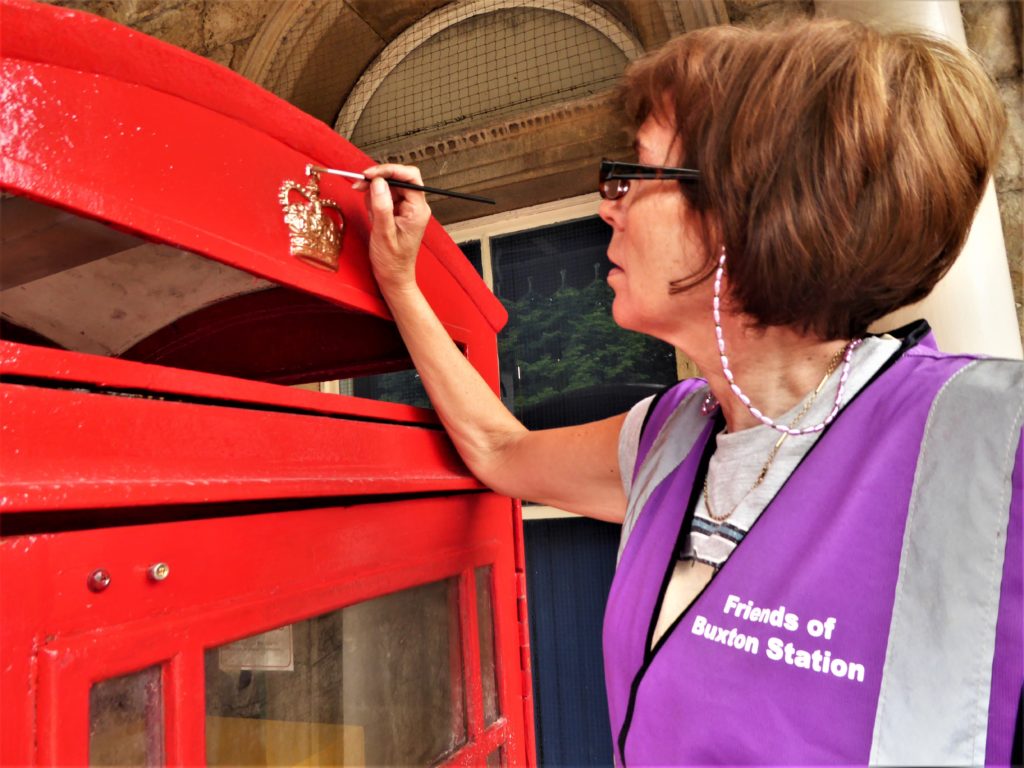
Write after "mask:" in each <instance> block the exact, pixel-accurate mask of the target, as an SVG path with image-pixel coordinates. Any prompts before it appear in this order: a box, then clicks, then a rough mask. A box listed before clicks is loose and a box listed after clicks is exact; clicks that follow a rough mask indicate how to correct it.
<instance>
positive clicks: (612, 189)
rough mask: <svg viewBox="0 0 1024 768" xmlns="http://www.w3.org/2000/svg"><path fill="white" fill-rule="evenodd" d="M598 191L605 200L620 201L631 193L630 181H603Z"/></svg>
mask: <svg viewBox="0 0 1024 768" xmlns="http://www.w3.org/2000/svg"><path fill="white" fill-rule="evenodd" d="M597 191H598V192H600V193H601V197H603V198H604V199H605V200H618V199H619V198H620V197H622V196H623V195H624V194H626V193H627V192H628V191H629V181H628V180H626V179H602V180H601V183H600V184H599V185H598V188H597Z"/></svg>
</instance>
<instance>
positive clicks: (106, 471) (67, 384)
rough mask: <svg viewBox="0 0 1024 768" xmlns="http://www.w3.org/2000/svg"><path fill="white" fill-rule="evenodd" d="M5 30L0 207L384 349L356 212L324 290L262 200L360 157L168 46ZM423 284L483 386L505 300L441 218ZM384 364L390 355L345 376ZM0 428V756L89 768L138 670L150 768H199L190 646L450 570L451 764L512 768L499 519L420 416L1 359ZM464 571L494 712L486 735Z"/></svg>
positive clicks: (508, 509) (21, 355) (30, 14)
mask: <svg viewBox="0 0 1024 768" xmlns="http://www.w3.org/2000/svg"><path fill="white" fill-rule="evenodd" d="M0 13H2V17H3V24H2V25H0V72H2V75H0V77H2V83H3V89H2V91H0V187H2V188H3V189H4V190H5V191H8V192H12V193H15V194H20V195H25V196H27V197H31V198H33V199H35V200H38V201H40V202H44V203H46V204H49V205H54V206H58V207H62V208H66V209H69V210H72V211H74V212H76V213H78V214H80V215H83V216H87V217H91V218H95V219H98V220H101V221H104V222H108V223H109V224H111V225H112V226H115V227H117V228H120V229H124V230H127V231H130V232H134V233H137V234H139V235H141V236H143V237H146V238H149V239H152V240H156V241H160V242H167V243H172V244H174V245H177V246H179V247H182V248H186V249H188V250H191V251H193V252H195V253H197V254H201V255H204V256H207V257H209V258H212V259H216V260H218V261H221V262H223V263H225V264H228V265H229V266H232V267H235V268H238V269H242V270H244V271H247V272H250V273H252V274H255V275H258V276H260V277H263V278H266V279H268V280H271V281H273V282H275V283H277V284H279V285H282V286H285V287H287V288H289V289H291V291H293V292H295V291H297V292H300V293H303V294H306V295H308V296H314V297H318V298H319V299H322V300H324V301H326V302H329V303H331V304H334V305H337V306H338V307H340V308H341V309H343V310H344V311H345V312H346V313H350V314H351V315H352V316H353V317H355V316H362V317H364V318H371V319H373V320H374V323H377V325H374V326H373V327H374V328H378V327H379V328H382V329H384V330H383V331H382V334H383V335H382V336H381V337H380V338H381V339H382V341H389V337H388V336H387V333H386V332H385V331H386V327H385V326H381V325H380V323H381V322H384V323H385V324H386V323H387V322H389V321H390V317H389V315H388V312H387V308H386V306H385V305H384V303H383V301H382V300H381V298H380V295H379V293H378V292H377V289H376V286H375V285H374V283H373V280H372V277H371V274H370V270H369V267H368V263H367V260H366V255H365V252H366V238H367V233H368V223H367V220H366V215H365V210H364V208H363V205H362V201H361V198H360V196H359V195H357V194H355V193H354V192H352V190H351V188H350V186H349V185H348V184H347V183H345V182H338V181H337V180H335V179H325V180H324V181H323V183H322V190H323V194H324V195H325V196H328V197H331V198H333V199H334V200H336V201H337V202H338V203H339V205H340V206H341V208H342V211H343V214H344V216H345V220H346V229H345V234H344V237H343V248H342V255H341V266H340V269H339V271H338V273H337V274H333V273H327V272H323V271H320V270H318V269H315V268H313V267H310V266H309V265H306V264H304V263H302V262H299V261H297V260H296V259H294V258H292V257H291V256H289V255H288V252H287V232H286V230H285V228H284V226H283V223H282V221H281V214H280V210H279V207H278V203H277V197H276V195H277V188H278V186H279V185H280V183H281V182H282V181H284V180H285V179H301V177H302V171H303V168H304V166H305V164H306V163H308V162H313V163H317V164H320V165H326V166H331V167H342V168H353V169H360V168H362V167H365V165H368V164H369V163H370V159H369V158H367V157H366V156H365V155H363V154H362V153H361V152H359V151H358V150H357V149H356V148H355V147H353V146H351V145H350V144H348V142H346V141H345V140H344V139H342V138H341V137H340V136H338V135H337V134H335V133H334V132H333V131H331V130H330V129H329V128H328V127H327V126H325V125H323V124H322V123H319V122H318V121H316V120H315V119H313V118H311V117H309V116H308V115H306V114H304V113H302V112H300V111H299V110H297V109H295V108H293V107H291V106H290V105H288V104H287V103H285V102H283V101H281V100H280V99H277V98H276V97H274V96H273V95H271V94H269V93H266V92H265V91H262V90H261V89H259V88H258V87H256V86H255V85H253V84H252V83H250V82H248V81H246V80H244V79H243V78H241V77H239V76H237V75H235V74H234V73H232V72H230V71H228V70H226V69H224V68H222V67H219V66H217V65H215V64H213V63H211V62H209V61H207V60H204V59H202V58H200V57H198V56H194V55H192V54H189V53H187V52H184V51H181V50H179V49H176V48H174V47H173V46H169V45H166V44H164V43H161V42H159V41H156V40H154V39H152V38H148V37H146V36H145V35H140V34H139V33H137V32H134V31H132V30H129V29H126V28H124V27H120V26H118V25H116V24H111V23H109V22H107V21H105V20H102V19H99V18H98V17H94V16H91V15H89V14H82V13H78V12H74V11H68V10H65V9H62V8H57V7H53V6H46V5H39V4H35V3H32V2H28V0H0ZM418 264H419V266H418V278H419V281H420V283H421V285H422V286H423V289H424V292H425V294H426V295H427V298H428V299H429V300H430V301H431V303H432V304H433V305H434V306H435V307H436V308H437V310H438V312H439V316H440V317H441V320H442V323H443V324H444V326H445V328H446V329H447V330H448V332H449V333H450V334H451V336H452V338H453V339H455V340H456V342H457V343H458V344H459V345H460V347H461V348H462V349H463V350H464V352H465V354H466V356H467V358H468V359H469V360H470V362H471V363H472V364H473V365H474V366H475V367H476V368H477V369H478V370H479V371H480V373H481V374H482V375H483V376H484V378H485V379H486V380H487V381H488V382H489V383H490V385H491V386H492V387H494V388H495V389H496V388H497V386H498V377H497V345H496V337H495V334H496V332H497V330H499V329H500V327H501V326H502V325H503V323H504V321H505V313H504V310H503V309H502V307H501V305H500V303H499V302H498V301H497V300H496V299H495V298H494V297H493V295H491V294H490V293H489V292H488V291H487V289H486V287H485V286H484V285H483V283H482V282H481V281H480V280H479V278H478V277H477V276H476V273H475V272H474V271H473V269H472V267H471V266H470V265H469V264H468V262H467V261H466V260H465V259H464V257H463V256H462V254H461V253H460V252H459V250H458V248H457V247H456V246H455V244H454V243H452V241H451V240H450V238H448V237H447V235H446V234H445V233H444V231H443V229H442V228H441V227H440V225H439V224H438V223H437V222H431V224H430V226H429V227H428V231H427V235H426V237H425V239H424V246H423V249H422V252H421V255H420V260H419V262H418ZM194 325H195V327H196V328H198V329H199V332H201V331H202V323H201V322H197V323H195V324H194ZM368 327H369V326H368ZM375 332H376V331H375ZM389 343H390V341H389ZM163 344H164V337H160V338H159V339H156V338H154V341H153V343H152V346H153V348H155V349H164V346H163ZM143 347H145V345H142V347H140V349H141V348H143ZM368 352H369V356H370V357H371V358H372V357H373V350H368ZM140 354H141V353H140ZM268 354H271V352H268ZM147 359H148V358H147ZM394 363H395V360H394V350H393V349H389V350H388V351H387V352H386V353H385V354H384V355H383V356H381V359H379V360H376V359H373V360H365V361H363V362H360V360H359V359H352V360H346V361H345V366H344V367H345V369H346V370H354V369H359V368H360V366H362V367H363V368H368V369H370V368H374V367H375V366H376V367H378V368H380V369H381V370H387V369H388V367H389V366H390V367H394ZM271 367H272V366H271ZM314 367H315V366H314ZM268 369H269V367H268ZM211 370H214V371H216V369H211ZM317 370H323V369H322V368H321V369H317ZM325 378H326V375H325ZM274 380H276V381H287V380H288V374H287V372H285V373H282V374H280V375H277V374H275V376H274ZM139 395H143V397H139ZM0 419H2V425H0V426H2V430H3V437H2V439H0V483H2V485H0V526H2V528H0V534H2V537H0V579H2V586H0V719H2V720H3V728H0V763H3V764H40V765H49V764H79V763H83V762H87V759H88V754H87V746H88V727H87V726H88V693H89V686H90V685H91V684H92V683H94V682H96V681H98V680H101V679H106V678H109V677H113V676H117V675H120V674H124V673H127V672H131V671H137V670H139V669H142V668H145V667H147V666H150V665H152V664H154V663H160V664H162V665H164V666H163V672H162V679H163V684H164V685H163V696H164V705H165V708H164V712H165V739H166V744H165V747H166V759H167V762H168V763H169V764H178V765H194V764H199V763H202V762H203V761H204V760H205V752H204V746H203V745H204V733H203V716H204V715H203V713H204V706H203V702H204V699H203V683H204V678H203V657H202V653H203V649H204V648H207V647H211V646H213V645H219V644H221V643H223V642H228V641H229V640H231V639H234V638H235V637H238V636H240V635H248V634H253V633H255V632H260V631H264V630H266V629H270V628H272V627H274V626H279V625H281V624H284V623H289V622H292V621H298V620H302V619H305V618H309V617H311V616H315V615H318V614H320V613H323V612H325V611H328V610H333V609H336V608H338V607H341V606H344V605H350V604H352V603H354V602H358V601H360V600H364V599H368V598H370V597H374V596H377V595H381V594H385V593H388V592H390V591H394V590H397V589H402V588H406V587H409V586H413V585H416V584H421V583H425V582H429V581H433V580H436V579H438V578H445V577H452V576H457V577H458V579H459V581H458V583H459V594H460V602H461V604H462V610H461V611H460V612H459V614H458V616H457V617H456V621H457V625H458V626H459V628H460V633H461V636H462V638H463V639H464V640H465V642H463V643H462V644H461V646H460V650H459V652H460V653H461V654H462V661H463V664H464V666H465V668H466V670H467V671H468V672H467V677H466V680H465V681H464V684H465V686H466V692H467V703H466V706H467V709H466V712H467V718H468V719H467V730H468V742H467V744H466V745H465V746H463V747H462V748H460V749H459V750H457V751H456V752H455V753H454V754H452V755H449V756H447V758H446V760H447V764H450V765H478V764H481V763H482V762H483V761H484V760H485V759H486V757H487V755H488V754H490V753H491V752H492V751H493V750H494V749H495V748H497V747H498V746H499V745H500V746H501V747H502V749H503V750H504V752H503V754H504V760H505V763H506V764H507V765H529V764H533V762H534V756H533V755H534V749H533V731H532V699H531V692H530V670H529V655H528V632H527V629H526V610H525V594H526V590H525V584H524V572H525V564H524V560H523V550H522V531H521V516H520V512H519V507H518V504H516V503H515V502H513V501H512V500H509V499H506V498H502V497H498V496H496V495H494V494H490V493H487V492H485V491H484V490H483V489H482V488H481V487H480V486H479V483H478V482H477V481H476V480H475V479H474V478H473V477H472V476H471V475H470V474H469V473H468V472H467V471H466V469H465V467H464V466H463V465H462V464H461V462H460V460H459V459H458V456H457V455H456V454H455V452H454V450H453V448H452V446H451V444H450V443H449V441H448V440H447V438H446V437H445V435H444V433H443V431H442V430H441V429H440V426H439V425H438V423H437V419H436V417H434V415H433V414H432V413H431V412H429V411H426V410H423V409H418V408H412V407H409V406H403V405H396V404H390V403H376V402H369V401H365V400H359V399H356V398H346V397H341V396H337V395H327V394H321V393H314V392H308V391H299V390H294V389H288V388H285V387H281V386H278V385H275V384H268V383H263V382H259V381H248V380H243V379H238V378H233V377H229V376H224V375H219V374H218V373H216V372H209V373H199V372H196V371H190V370H181V369H174V368H166V367H160V366H156V365H150V364H145V363H140V362H131V361H128V360H116V359H107V358H99V357H94V356H91V355H85V354H79V353H74V352H65V351H61V350H53V349H44V348H41V347H34V346H29V345H24V344H15V343H11V342H0ZM256 554H258V555H259V556H258V557H257V556H254V555H256ZM158 561H160V562H167V563H169V564H170V565H171V568H172V571H171V576H170V577H169V578H168V579H167V580H166V581H163V582H158V583H157V582H152V581H149V580H147V578H146V576H145V573H146V569H147V568H148V567H149V565H151V564H152V563H154V562H158ZM482 565H491V566H492V574H493V575H492V578H493V585H494V589H493V594H494V597H493V599H494V604H493V616H494V621H495V628H494V629H495V643H496V653H495V656H496V664H497V666H498V680H499V685H498V692H499V699H500V704H501V711H502V713H503V714H502V717H501V718H500V719H499V721H498V722H497V723H494V724H492V725H491V726H489V727H485V726H484V723H483V704H482V698H481V697H482V684H481V679H480V670H479V652H478V649H477V646H476V639H477V621H478V618H477V613H476V602H475V599H474V598H473V596H474V594H475V579H474V569H475V568H476V567H479V566H482ZM97 567H104V568H105V569H106V570H108V571H109V572H110V573H111V575H112V577H113V581H112V585H111V587H110V588H109V589H108V590H107V591H105V592H102V593H99V594H95V593H93V592H91V591H89V590H88V589H87V587H86V581H85V579H86V577H87V576H88V574H89V573H91V572H92V571H93V570H94V569H95V568H97Z"/></svg>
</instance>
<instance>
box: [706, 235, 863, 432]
mask: <svg viewBox="0 0 1024 768" xmlns="http://www.w3.org/2000/svg"><path fill="white" fill-rule="evenodd" d="M724 274H725V247H724V246H723V247H722V252H721V256H719V258H718V270H717V271H716V272H715V301H714V317H715V338H716V339H717V340H718V353H719V355H721V358H722V373H724V374H725V380H726V381H727V382H729V388H730V389H731V390H732V391H733V394H735V395H736V397H738V398H739V400H740V402H741V403H743V405H745V406H746V407H747V410H748V411H750V415H751V416H753V417H754V418H755V419H757V420H758V421H760V422H761V423H762V424H764V425H765V426H766V427H771V428H772V429H774V430H777V431H779V432H784V433H785V434H787V435H793V436H796V435H809V434H811V433H813V432H821V430H823V429H824V428H825V427H827V426H828V425H829V424H831V423H832V420H833V419H835V417H836V416H837V415H838V413H839V409H840V407H841V406H842V402H843V391H844V390H845V389H846V379H847V378H848V377H849V375H850V360H851V359H852V357H853V351H854V350H855V349H857V347H859V346H860V345H861V342H862V341H863V339H850V341H849V342H848V343H847V344H846V349H845V350H843V367H842V370H841V371H840V373H839V386H838V387H837V388H836V399H835V402H834V403H833V405H832V411H831V412H830V413H829V415H828V416H826V417H825V420H824V421H822V422H821V423H819V424H813V425H811V426H809V427H800V428H798V429H797V428H794V427H789V426H786V425H785V424H777V423H776V422H775V420H774V419H772V418H771V417H770V416H765V415H764V414H763V413H762V412H761V410H760V409H759V408H757V407H756V406H754V405H752V404H751V402H750V398H749V397H747V395H745V394H744V393H743V390H742V389H740V387H739V385H738V384H737V383H736V380H735V379H734V378H733V375H732V370H731V369H730V368H729V358H728V357H727V356H726V354H725V338H724V337H723V335H722V316H721V312H720V308H721V295H722V275H724ZM708 397H709V398H713V396H712V395H710V393H709V395H708ZM716 405H717V402H714V401H713V399H712V400H706V401H705V403H704V410H705V412H709V411H711V410H714V407H715V406H716Z"/></svg>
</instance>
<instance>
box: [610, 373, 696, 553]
mask: <svg viewBox="0 0 1024 768" xmlns="http://www.w3.org/2000/svg"><path fill="white" fill-rule="evenodd" d="M707 391H708V388H707V386H704V387H699V388H698V389H695V390H694V391H693V392H691V393H690V394H689V395H687V396H686V398H684V399H683V401H682V402H681V403H680V404H679V405H678V406H677V407H676V409H675V411H673V412H672V414H671V415H670V416H669V417H668V418H667V419H666V420H665V423H664V424H663V425H662V427H661V431H660V432H659V433H658V436H657V437H656V438H655V439H654V443H653V444H652V445H651V449H650V450H649V451H648V452H647V456H646V457H644V463H643V464H642V465H641V466H640V471H639V472H638V473H637V476H636V480H635V481H634V482H633V485H632V488H631V489H630V494H629V504H628V506H627V507H626V517H625V518H624V519H623V521H622V536H621V538H620V540H619V554H618V558H617V559H616V562H618V560H621V559H622V553H623V552H624V551H625V549H626V542H627V541H628V540H629V535H630V534H631V533H632V532H633V526H635V525H636V521H637V518H638V517H640V513H641V512H642V511H643V508H644V505H645V504H646V503H647V500H648V499H649V498H650V497H651V494H652V493H654V490H655V489H656V488H657V487H658V486H659V485H660V484H661V482H662V481H663V480H664V479H665V478H666V477H668V476H669V475H670V474H672V472H673V471H674V470H675V468H676V467H678V466H679V465H680V464H681V463H682V462H683V460H684V459H685V458H686V457H687V456H688V455H689V453H690V451H691V450H692V449H693V442H694V440H695V439H696V437H695V436H697V435H700V432H701V430H702V429H703V428H704V427H706V426H707V423H708V417H707V416H705V415H704V414H703V413H701V407H700V406H701V403H702V402H703V400H704V395H705V394H707Z"/></svg>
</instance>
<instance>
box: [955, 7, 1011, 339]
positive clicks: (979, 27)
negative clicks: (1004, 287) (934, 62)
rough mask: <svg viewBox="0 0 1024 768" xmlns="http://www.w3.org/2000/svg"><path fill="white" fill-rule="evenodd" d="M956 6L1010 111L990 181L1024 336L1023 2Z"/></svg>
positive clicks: (973, 47) (968, 40)
mask: <svg viewBox="0 0 1024 768" xmlns="http://www.w3.org/2000/svg"><path fill="white" fill-rule="evenodd" d="M961 9H962V11H963V14H964V28H965V31H966V33H967V44H968V45H969V46H970V48H971V49H972V50H973V51H975V52H976V53H977V54H978V56H979V57H980V58H981V61H982V63H983V64H984V65H985V68H986V69H987V70H988V73H989V74H990V75H991V76H992V77H993V78H994V79H995V81H996V85H997V86H998V87H999V95H1000V96H1002V98H1003V103H1004V104H1005V105H1006V111H1007V115H1008V117H1009V130H1008V131H1007V135H1006V142H1005V144H1004V145H1003V154H1002V157H1001V158H1000V160H999V164H998V166H997V167H996V172H995V182H996V192H997V194H998V197H999V214H1000V216H1001V218H1002V221H1003V237H1004V239H1005V240H1006V255H1007V259H1008V260H1009V263H1010V280H1011V282H1012V284H1013V298H1014V301H1015V302H1016V304H1017V317H1018V319H1019V320H1020V323H1021V335H1022V336H1024V309H1022V304H1024V159H1022V158H1024V80H1022V71H1021V70H1022V64H1021V62H1022V48H1021V34H1022V32H1021V30H1022V29H1024V26H1022V24H1024V19H1022V15H1024V5H1022V4H1021V3H1020V2H1015V1H1014V0H970V2H962V3H961Z"/></svg>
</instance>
